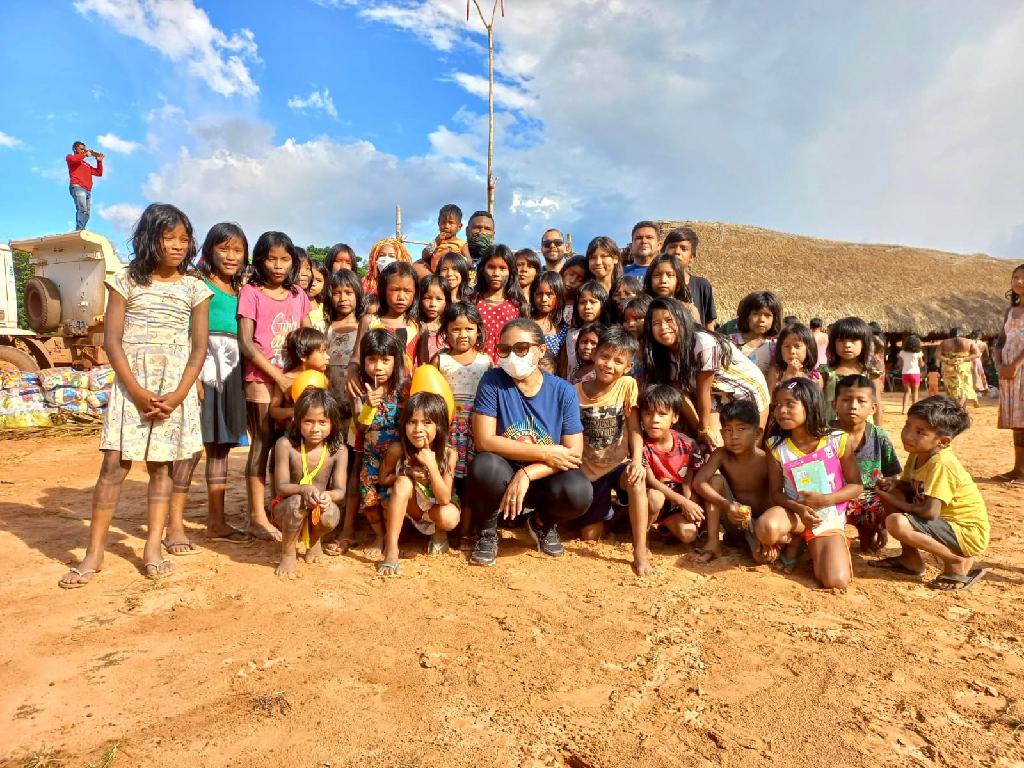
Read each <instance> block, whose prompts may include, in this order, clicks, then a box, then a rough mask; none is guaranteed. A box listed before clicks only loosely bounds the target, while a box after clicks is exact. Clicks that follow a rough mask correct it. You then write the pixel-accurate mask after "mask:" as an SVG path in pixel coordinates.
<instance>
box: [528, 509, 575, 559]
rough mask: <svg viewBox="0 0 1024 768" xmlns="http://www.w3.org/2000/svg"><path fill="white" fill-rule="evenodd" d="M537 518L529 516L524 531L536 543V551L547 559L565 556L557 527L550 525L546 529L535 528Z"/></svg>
mask: <svg viewBox="0 0 1024 768" xmlns="http://www.w3.org/2000/svg"><path fill="white" fill-rule="evenodd" d="M536 523H537V516H536V515H530V518H529V519H528V520H527V521H526V530H528V531H529V532H530V537H531V538H532V539H533V540H534V541H535V542H537V551H538V552H541V553H542V554H545V555H547V556H548V557H561V556H562V555H564V554H565V548H564V547H563V546H562V540H561V539H560V538H559V537H558V526H556V525H554V524H552V525H549V526H547V527H546V528H540V527H536Z"/></svg>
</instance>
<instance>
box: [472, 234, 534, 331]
mask: <svg viewBox="0 0 1024 768" xmlns="http://www.w3.org/2000/svg"><path fill="white" fill-rule="evenodd" d="M492 259H501V260H503V261H504V262H505V266H507V267H508V279H507V280H506V281H505V290H504V291H503V293H504V295H505V298H506V299H508V300H509V301H511V302H512V303H513V304H515V305H516V306H517V307H519V315H520V317H529V316H530V305H529V304H528V303H527V301H526V294H524V293H523V290H522V289H521V288H520V287H519V278H518V277H517V276H516V260H515V257H514V256H513V255H512V249H511V248H509V247H508V246H507V245H500V244H499V245H492V246H491V247H490V248H488V249H487V250H486V251H484V255H483V257H482V258H481V259H480V264H479V265H478V266H477V268H476V285H475V286H474V287H473V288H474V290H475V291H476V296H477V299H480V298H482V297H483V296H484V294H486V293H487V270H485V269H484V267H486V266H487V262H488V261H491V260H492Z"/></svg>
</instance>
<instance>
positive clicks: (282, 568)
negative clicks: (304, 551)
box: [274, 552, 299, 579]
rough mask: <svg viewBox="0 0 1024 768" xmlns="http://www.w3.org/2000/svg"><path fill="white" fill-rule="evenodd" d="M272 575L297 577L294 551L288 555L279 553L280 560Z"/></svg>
mask: <svg viewBox="0 0 1024 768" xmlns="http://www.w3.org/2000/svg"><path fill="white" fill-rule="evenodd" d="M274 575H275V576H280V577H281V578H287V579H297V578H298V577H299V566H298V559H297V558H296V557H295V553H294V552H292V553H291V554H288V555H286V554H282V555H281V562H280V563H279V564H278V566H277V568H275V569H274Z"/></svg>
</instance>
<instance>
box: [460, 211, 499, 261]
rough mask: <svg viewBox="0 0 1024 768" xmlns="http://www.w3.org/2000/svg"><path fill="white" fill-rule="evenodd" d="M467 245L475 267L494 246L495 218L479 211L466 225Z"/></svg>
mask: <svg viewBox="0 0 1024 768" xmlns="http://www.w3.org/2000/svg"><path fill="white" fill-rule="evenodd" d="M466 245H467V247H468V248H469V256H470V258H471V259H473V266H474V267H475V266H476V265H477V264H478V263H479V261H480V257H481V256H483V255H484V251H486V250H487V249H488V248H490V247H491V246H492V245H494V217H493V216H491V214H489V213H488V212H487V211H477V212H476V213H474V214H473V215H472V216H470V217H469V224H467V225H466Z"/></svg>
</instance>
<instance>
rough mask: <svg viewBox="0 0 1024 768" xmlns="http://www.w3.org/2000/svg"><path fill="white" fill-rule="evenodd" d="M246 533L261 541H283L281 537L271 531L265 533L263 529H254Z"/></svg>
mask: <svg viewBox="0 0 1024 768" xmlns="http://www.w3.org/2000/svg"><path fill="white" fill-rule="evenodd" d="M246 533H248V534H249V535H250V536H252V537H253V538H254V539H259V540H260V541H281V537H280V536H275V535H274V534H272V533H271V532H270V531H265V530H263V529H262V528H254V529H252V530H250V531H246Z"/></svg>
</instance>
